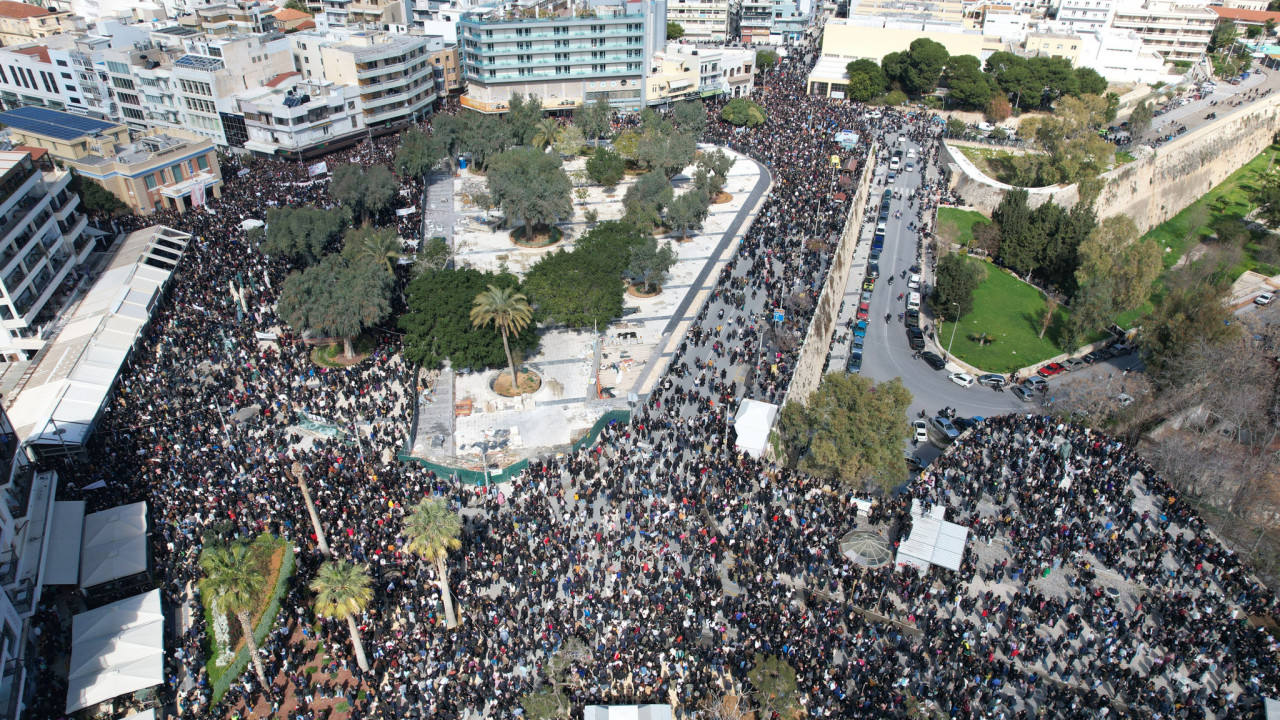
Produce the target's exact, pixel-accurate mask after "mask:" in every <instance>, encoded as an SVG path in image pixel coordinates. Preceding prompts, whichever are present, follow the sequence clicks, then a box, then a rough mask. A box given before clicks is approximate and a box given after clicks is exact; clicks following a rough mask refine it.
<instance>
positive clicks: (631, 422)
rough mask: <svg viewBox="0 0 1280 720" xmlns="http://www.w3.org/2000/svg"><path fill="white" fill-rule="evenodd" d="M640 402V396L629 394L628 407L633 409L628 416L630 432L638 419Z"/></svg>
mask: <svg viewBox="0 0 1280 720" xmlns="http://www.w3.org/2000/svg"><path fill="white" fill-rule="evenodd" d="M638 402H640V396H639V395H637V394H635V393H634V392H629V393H627V407H629V408H631V413H630V414H629V415H627V430H630V429H631V428H632V426H633V425H634V423H635V419H636V403H638Z"/></svg>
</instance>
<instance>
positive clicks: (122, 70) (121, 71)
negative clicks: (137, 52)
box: [107, 60, 129, 75]
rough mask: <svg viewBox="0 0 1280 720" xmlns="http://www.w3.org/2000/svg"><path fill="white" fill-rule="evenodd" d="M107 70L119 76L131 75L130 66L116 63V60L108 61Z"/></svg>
mask: <svg viewBox="0 0 1280 720" xmlns="http://www.w3.org/2000/svg"><path fill="white" fill-rule="evenodd" d="M107 69H108V70H110V71H111V72H113V73H115V74H117V75H128V74H129V66H128V65H125V64H124V63H119V62H115V61H114V60H108V61H107Z"/></svg>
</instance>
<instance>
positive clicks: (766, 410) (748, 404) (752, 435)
mask: <svg viewBox="0 0 1280 720" xmlns="http://www.w3.org/2000/svg"><path fill="white" fill-rule="evenodd" d="M777 417H778V406H777V405H773V404H771V403H767V402H760V401H759V400H743V401H742V404H741V405H739V406H738V412H737V414H735V415H734V417H733V429H734V431H735V432H736V433H737V434H738V442H737V447H738V449H740V450H742V451H744V452H746V453H747V454H748V455H750V456H751V457H754V458H758V457H760V456H762V455H764V451H765V449H766V448H768V447H769V432H770V431H771V430H773V421H774V419H775V418H777Z"/></svg>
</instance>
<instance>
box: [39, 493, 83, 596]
mask: <svg viewBox="0 0 1280 720" xmlns="http://www.w3.org/2000/svg"><path fill="white" fill-rule="evenodd" d="M83 535H84V501H83V500H59V501H58V502H55V503H54V504H53V528H52V530H51V531H50V535H49V549H48V551H46V552H45V554H44V584H45V585H75V584H76V583H77V582H79V581H80V539H81V537H83Z"/></svg>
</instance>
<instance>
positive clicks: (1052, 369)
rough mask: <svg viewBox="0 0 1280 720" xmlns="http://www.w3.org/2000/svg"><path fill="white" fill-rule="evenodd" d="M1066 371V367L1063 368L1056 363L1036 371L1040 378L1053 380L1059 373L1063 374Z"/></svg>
mask: <svg viewBox="0 0 1280 720" xmlns="http://www.w3.org/2000/svg"><path fill="white" fill-rule="evenodd" d="M1064 370H1066V368H1065V367H1063V366H1062V365H1061V364H1059V363H1056V362H1054V363H1049V364H1048V365H1045V366H1044V367H1042V368H1040V369H1039V370H1037V371H1036V374H1037V375H1039V376H1040V377H1045V378H1051V377H1053V376H1054V375H1057V374H1058V373H1061V372H1063V371H1064Z"/></svg>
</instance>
